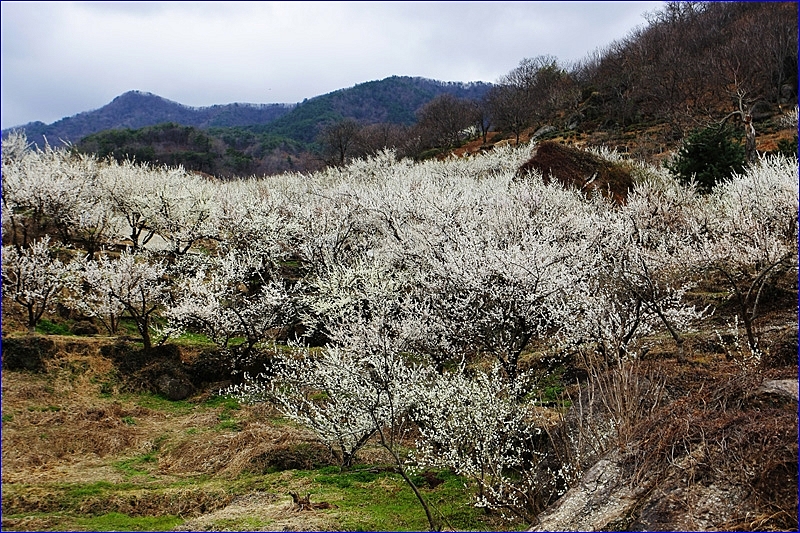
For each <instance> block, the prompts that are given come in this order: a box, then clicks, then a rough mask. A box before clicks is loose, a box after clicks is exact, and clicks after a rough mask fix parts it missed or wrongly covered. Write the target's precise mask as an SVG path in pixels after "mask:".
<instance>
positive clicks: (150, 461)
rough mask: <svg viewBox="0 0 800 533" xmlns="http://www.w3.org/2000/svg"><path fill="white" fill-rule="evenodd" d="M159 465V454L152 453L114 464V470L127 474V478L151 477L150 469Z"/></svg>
mask: <svg viewBox="0 0 800 533" xmlns="http://www.w3.org/2000/svg"><path fill="white" fill-rule="evenodd" d="M157 463H158V453H157V452H150V453H146V454H143V455H139V456H136V457H131V458H130V459H123V460H121V461H117V462H115V463H114V468H116V469H117V470H119V471H120V472H122V473H123V474H125V477H127V478H131V477H136V476H148V475H150V467H151V466H152V465H154V464H157Z"/></svg>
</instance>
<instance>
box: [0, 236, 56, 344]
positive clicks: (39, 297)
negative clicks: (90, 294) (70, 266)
mask: <svg viewBox="0 0 800 533" xmlns="http://www.w3.org/2000/svg"><path fill="white" fill-rule="evenodd" d="M2 261H3V297H4V299H5V298H7V299H9V300H10V301H13V302H14V303H16V304H17V305H19V306H21V307H22V308H23V309H24V310H25V313H26V315H27V326H28V331H29V332H31V333H33V332H34V331H35V329H36V325H37V324H38V323H39V320H41V318H42V315H43V314H44V313H45V311H49V310H52V309H53V306H54V305H55V303H56V302H57V301H58V300H59V298H60V296H61V291H62V289H63V288H64V286H65V284H66V283H67V279H68V276H69V272H68V270H67V267H66V266H65V265H64V264H63V263H62V262H61V261H60V260H58V259H56V258H54V257H53V254H52V252H51V250H50V238H49V237H45V238H43V239H41V240H38V241H36V242H34V243H32V244H31V245H30V246H26V247H16V246H3V253H2Z"/></svg>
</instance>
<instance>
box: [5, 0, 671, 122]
mask: <svg viewBox="0 0 800 533" xmlns="http://www.w3.org/2000/svg"><path fill="white" fill-rule="evenodd" d="M659 5H661V3H660V2H72V3H69V2H14V1H8V0H5V1H3V2H2V3H0V9H1V10H2V17H0V20H1V23H2V50H1V52H2V67H0V68H2V72H1V73H0V84H2V85H1V87H0V93H1V94H0V96H1V97H2V113H0V117H1V118H2V127H3V128H7V127H10V126H13V125H19V124H22V123H26V122H29V121H33V120H41V121H43V122H46V123H50V122H53V121H55V120H58V119H60V118H62V117H65V116H70V115H73V114H75V113H78V112H81V111H86V110H89V109H95V108H98V107H101V106H103V105H105V104H106V103H108V102H109V101H111V100H112V99H113V98H114V97H115V96H117V95H119V94H121V93H123V92H125V91H128V90H131V89H139V90H143V91H149V92H153V93H155V94H158V95H160V96H163V97H165V98H169V99H171V100H175V101H178V102H181V103H184V104H187V105H194V106H203V105H212V104H223V103H229V102H258V103H270V102H298V101H301V100H303V99H304V98H310V97H313V96H317V95H320V94H325V93H327V92H330V91H334V90H336V89H341V88H344V87H350V86H353V85H355V84H356V83H362V82H365V81H371V80H376V79H382V78H385V77H387V76H391V75H408V76H424V77H428V78H434V79H439V80H444V81H478V80H482V81H496V80H497V78H499V77H500V76H502V75H503V74H505V73H507V72H508V71H509V70H511V69H512V68H514V67H515V66H516V65H517V64H518V63H519V61H520V60H521V59H522V58H524V57H533V56H537V55H541V54H551V55H554V56H556V57H558V58H559V59H560V60H562V61H565V62H566V61H572V60H577V59H579V58H581V57H584V56H585V55H586V54H588V53H589V52H591V51H593V50H594V49H596V48H598V47H602V46H606V45H608V44H610V42H611V41H612V40H614V39H619V38H621V37H623V36H624V35H625V34H626V33H627V32H628V31H630V30H631V29H632V28H633V27H634V26H636V25H638V24H643V23H644V19H643V18H642V14H643V13H644V12H646V11H652V10H653V9H655V8H657V7H658V6H659Z"/></svg>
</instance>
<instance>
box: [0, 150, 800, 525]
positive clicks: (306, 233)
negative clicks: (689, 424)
mask: <svg viewBox="0 0 800 533" xmlns="http://www.w3.org/2000/svg"><path fill="white" fill-rule="evenodd" d="M26 144H27V143H26V140H25V139H24V137H20V136H17V135H11V136H9V137H8V138H7V139H5V140H3V168H2V178H3V179H2V187H3V190H2V223H3V242H4V246H3V251H2V258H3V296H4V298H6V299H8V300H9V301H12V302H16V304H18V305H20V306H21V307H23V308H24V309H25V310H26V312H27V313H29V327H30V328H31V329H32V328H33V327H34V326H35V324H36V322H37V321H38V320H39V318H40V317H41V315H42V313H43V312H44V310H46V309H48V308H49V307H50V306H52V304H54V303H55V302H56V301H62V302H64V303H66V304H68V305H71V306H73V307H74V308H76V309H77V310H79V311H80V312H81V313H83V314H85V315H86V316H91V317H97V319H99V320H100V321H101V322H102V323H103V324H104V325H105V326H106V327H107V328H108V330H109V331H111V332H113V331H115V330H116V328H117V325H118V323H119V319H120V318H121V317H122V316H129V317H131V318H133V319H134V321H135V322H136V324H137V327H138V328H139V332H140V334H141V335H142V338H143V339H144V340H145V344H146V345H149V344H150V343H151V338H150V336H151V335H155V337H156V340H158V341H159V342H160V341H163V340H164V339H165V338H166V336H167V335H177V334H179V333H181V332H183V331H193V332H198V333H203V334H205V335H207V336H208V337H209V338H210V339H211V340H212V341H214V342H215V343H217V344H218V345H219V346H220V347H221V348H222V349H223V350H227V351H228V352H230V353H231V354H233V356H234V357H238V358H248V357H251V356H252V355H253V354H254V353H257V352H258V351H259V350H261V349H264V348H265V347H267V346H271V345H274V343H275V342H277V341H281V342H284V343H286V342H289V341H293V343H294V344H292V346H291V347H289V348H286V349H284V350H283V352H284V354H285V355H284V356H283V357H281V358H278V359H277V360H276V361H275V365H274V367H273V368H272V369H271V373H270V374H269V376H266V375H265V376H262V377H261V378H258V377H257V376H253V377H252V379H251V380H250V381H248V382H246V383H245V384H243V385H241V386H239V387H237V388H235V390H233V391H232V392H235V393H236V394H239V395H240V396H241V397H242V398H246V399H252V400H257V399H258V400H269V401H273V402H275V403H276V405H278V406H279V407H280V409H281V410H282V411H283V413H284V414H285V415H286V416H288V417H290V418H292V419H294V420H296V421H297V422H300V423H301V424H304V425H306V426H308V427H309V428H311V429H313V430H314V431H315V432H316V433H317V434H318V435H319V437H320V439H322V440H323V441H324V442H325V443H327V444H328V445H329V446H330V447H331V449H332V450H333V451H334V452H335V453H336V454H337V456H338V457H339V459H340V460H341V462H342V464H343V465H349V464H351V463H352V462H353V461H354V458H355V457H356V455H357V453H358V451H359V449H361V448H362V447H363V446H364V445H365V443H366V442H367V440H368V439H370V438H375V439H378V440H379V441H380V442H381V443H382V444H383V445H384V446H385V447H386V449H387V450H388V451H389V452H390V453H391V454H393V456H394V457H395V458H396V461H397V464H398V467H399V468H400V469H401V472H403V473H407V472H410V470H408V469H409V468H410V467H411V466H413V464H417V465H430V466H440V467H446V468H449V469H452V470H453V471H455V472H457V473H460V474H462V475H464V476H467V477H469V478H471V479H473V480H475V481H476V482H477V483H478V486H479V488H480V495H479V498H480V499H479V503H480V504H481V505H486V506H489V507H493V508H497V509H502V510H505V511H507V512H510V513H523V514H524V512H526V511H524V510H525V509H530V508H531V507H532V503H531V502H532V501H533V499H535V493H536V492H537V491H541V490H544V489H545V488H544V487H543V486H542V485H543V484H545V483H551V482H552V480H554V479H560V480H562V481H564V482H566V481H565V480H567V479H568V478H571V476H572V474H574V472H573V473H570V472H566V471H565V470H563V469H565V468H569V465H566V464H564V465H561V467H560V468H561V469H562V470H559V468H555V467H552V466H551V465H549V464H546V462H542V461H543V460H544V458H543V457H539V456H537V455H536V453H538V450H539V449H540V448H538V447H537V446H538V444H537V443H538V442H539V440H538V439H541V438H542V432H541V427H540V426H539V425H538V424H537V422H536V421H535V417H532V416H531V410H530V409H531V403H530V400H529V398H530V397H531V393H532V392H535V391H531V390H530V386H531V385H530V383H532V381H531V380H529V379H528V377H529V376H527V375H526V373H525V372H523V371H522V370H521V368H520V358H521V357H522V355H523V353H525V351H526V350H529V349H530V347H531V346H532V345H537V346H542V345H546V346H549V347H550V348H551V349H552V350H553V351H554V352H563V353H567V352H570V351H571V352H577V353H579V354H581V356H583V357H585V358H587V359H594V360H602V362H603V364H604V365H609V366H614V365H621V364H624V363H625V361H628V360H635V359H636V358H637V357H638V353H637V350H638V349H639V348H638V347H639V346H640V344H639V342H638V341H639V340H640V339H641V338H642V337H644V336H647V335H650V334H651V333H654V332H659V331H666V332H668V333H669V334H670V335H671V336H672V338H673V339H674V340H675V342H676V345H677V346H678V347H679V348H680V346H682V338H683V337H682V335H683V334H684V333H685V332H687V331H688V330H689V329H690V328H691V327H692V325H693V324H694V323H695V322H696V321H697V320H698V319H699V318H700V317H702V316H703V314H704V313H709V312H711V310H701V309H696V308H695V307H694V306H692V305H689V304H687V303H686V300H685V294H686V292H687V291H688V290H690V289H691V287H692V280H693V279H696V275H697V274H698V273H702V272H704V271H712V270H714V271H716V272H718V273H721V275H722V276H723V277H724V279H727V280H728V285H729V290H730V292H731V297H732V298H734V299H735V300H736V301H738V302H740V308H741V312H740V313H739V315H740V322H741V323H742V324H744V327H745V330H746V334H747V336H748V343H749V347H750V349H751V351H752V350H757V338H756V333H755V330H754V328H753V327H752V323H753V321H754V320H756V319H757V310H758V303H759V298H760V294H761V289H762V288H763V287H764V284H765V283H766V281H767V280H768V279H769V277H770V276H773V275H776V274H778V273H779V272H785V271H787V270H791V269H796V268H797V198H798V168H797V160H796V159H794V158H792V159H787V158H784V157H765V158H764V159H762V160H761V161H759V162H758V163H757V164H755V165H753V166H751V167H750V168H748V169H747V170H746V171H745V172H744V173H743V174H741V175H737V176H734V177H733V178H732V179H730V180H729V181H727V182H725V183H722V184H720V185H719V186H717V187H716V188H715V189H714V190H713V191H712V192H711V193H710V194H707V195H700V194H698V192H697V191H696V190H695V189H694V188H693V187H691V186H684V185H681V184H680V183H678V182H677V181H676V180H674V179H672V178H671V177H670V176H669V175H668V174H667V173H666V172H665V171H664V170H660V169H654V168H650V167H646V166H644V165H640V166H639V167H637V170H636V176H637V182H636V185H635V186H634V188H633V190H632V191H630V194H629V196H628V199H627V202H626V203H625V205H622V206H616V205H613V204H611V203H609V202H607V201H606V200H604V199H603V198H602V196H600V195H596V196H593V197H591V198H586V197H585V196H584V195H583V194H582V193H580V192H579V191H575V190H567V189H564V188H562V187H561V186H559V185H558V184H556V183H549V184H545V183H544V180H543V179H542V176H540V175H537V174H531V175H527V176H524V177H521V176H518V175H517V169H518V168H519V167H520V165H521V164H522V163H523V162H524V161H525V160H526V159H528V157H529V156H530V152H531V147H530V146H521V147H508V146H507V147H503V148H497V149H496V150H494V151H492V152H489V153H487V154H485V155H481V156H479V157H470V158H451V159H448V160H445V161H426V162H421V163H414V162H412V161H409V160H399V161H398V160H397V159H396V157H395V154H394V153H393V152H391V151H385V152H381V153H379V154H377V155H376V156H374V157H370V158H366V159H361V160H356V161H353V162H352V163H350V164H349V165H347V166H342V167H335V168H329V169H326V170H323V171H320V172H317V173H314V174H310V175H302V174H284V175H281V176H274V177H265V178H250V179H237V180H231V181H225V182H222V181H215V180H211V179H207V178H206V177H202V176H199V175H195V174H193V173H191V172H187V171H185V170H184V169H182V168H157V167H149V166H146V165H138V164H133V163H130V162H124V163H117V162H115V161H113V160H109V161H99V160H96V159H95V158H93V157H88V156H79V155H74V154H72V153H70V152H69V151H66V150H58V149H52V148H49V147H48V148H45V149H44V150H31V149H30V148H29V147H27V146H26ZM600 154H601V155H602V156H603V157H606V158H609V159H619V156H618V155H615V154H613V153H610V152H600ZM56 256H58V259H57V258H56ZM156 317H158V320H159V321H161V322H166V326H165V327H163V328H162V329H161V330H158V331H156V330H155V329H154V319H155V318H156ZM737 324H738V322H737ZM312 336H315V338H317V339H320V338H321V339H323V342H320V343H319V344H320V345H318V346H316V347H311V346H309V340H310V339H311V338H312ZM681 355H682V352H680V351H679V357H680V356H681ZM487 369H488V370H487ZM221 379H224V376H221ZM411 427H415V428H416V430H417V431H418V433H417V435H418V438H417V439H416V447H415V449H414V450H413V453H412V454H411V455H410V456H407V455H406V454H405V451H404V448H403V447H401V446H400V443H401V439H402V438H403V437H405V436H408V434H409V433H408V430H409V429H410V428H411ZM409 460H411V461H412V463H409V462H408V461H409ZM543 468H549V469H550V471H551V472H552V476H550V477H549V478H547V479H549V480H550V481H545V480H544V478H543V477H537V475H535V474H536V472H541V471H542V470H541V469H543ZM554 468H555V469H554ZM559 472H560V473H559ZM568 474H569V475H568ZM408 479H409V480H410V478H408ZM409 482H410V481H409ZM548 490H550V489H548ZM420 498H421V496H420ZM421 500H422V498H421Z"/></svg>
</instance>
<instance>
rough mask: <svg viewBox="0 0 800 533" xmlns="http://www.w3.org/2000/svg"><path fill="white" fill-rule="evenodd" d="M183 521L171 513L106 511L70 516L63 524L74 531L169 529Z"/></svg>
mask: <svg viewBox="0 0 800 533" xmlns="http://www.w3.org/2000/svg"><path fill="white" fill-rule="evenodd" d="M183 521H184V520H183V518H180V517H177V516H173V515H166V516H128V515H126V514H122V513H106V514H103V515H99V516H87V517H74V518H70V519H69V520H67V524H65V525H69V526H70V527H69V529H73V530H76V531H171V530H172V529H174V528H175V527H176V526H178V525H180V524H182V523H183Z"/></svg>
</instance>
